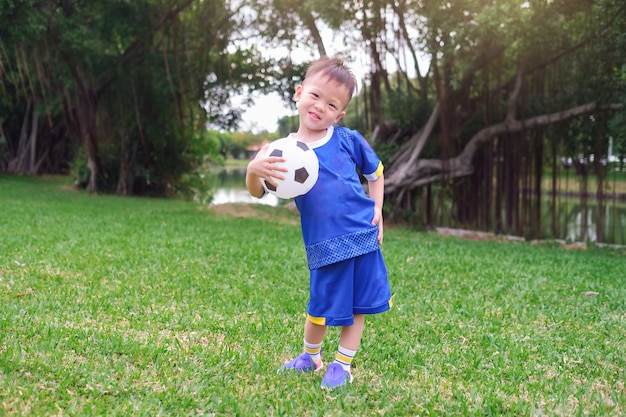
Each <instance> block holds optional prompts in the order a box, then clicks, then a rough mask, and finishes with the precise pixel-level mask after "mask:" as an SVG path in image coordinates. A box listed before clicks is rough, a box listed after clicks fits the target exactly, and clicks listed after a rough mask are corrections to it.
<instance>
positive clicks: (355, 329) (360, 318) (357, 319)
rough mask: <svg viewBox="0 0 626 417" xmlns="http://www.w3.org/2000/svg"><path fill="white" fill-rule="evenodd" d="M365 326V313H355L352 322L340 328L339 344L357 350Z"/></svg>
mask: <svg viewBox="0 0 626 417" xmlns="http://www.w3.org/2000/svg"><path fill="white" fill-rule="evenodd" d="M364 328H365V314H355V315H354V324H352V325H351V326H343V327H342V328H341V338H340V339H339V345H341V346H343V347H345V348H346V349H350V350H357V349H358V348H359V345H360V344H361V336H363V329H364Z"/></svg>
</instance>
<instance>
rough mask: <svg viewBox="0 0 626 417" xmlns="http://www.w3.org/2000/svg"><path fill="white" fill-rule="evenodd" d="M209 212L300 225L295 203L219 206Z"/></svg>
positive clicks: (209, 208) (211, 208)
mask: <svg viewBox="0 0 626 417" xmlns="http://www.w3.org/2000/svg"><path fill="white" fill-rule="evenodd" d="M207 210H208V211H210V212H212V213H215V214H217V215H220V216H231V217H254V218H258V219H264V220H274V221H278V222H281V223H288V224H299V223H300V216H299V215H298V209H296V207H295V204H293V203H289V204H287V205H286V206H283V207H271V206H266V205H262V204H246V203H231V204H218V205H215V206H209V207H208V208H207Z"/></svg>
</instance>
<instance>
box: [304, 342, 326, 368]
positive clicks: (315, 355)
mask: <svg viewBox="0 0 626 417" xmlns="http://www.w3.org/2000/svg"><path fill="white" fill-rule="evenodd" d="M304 351H305V352H306V353H308V354H309V356H310V357H311V359H312V360H313V362H314V363H316V364H318V363H320V361H321V360H322V344H321V343H317V344H315V343H309V342H307V341H306V340H305V341H304Z"/></svg>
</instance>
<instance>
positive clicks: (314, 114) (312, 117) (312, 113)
mask: <svg viewBox="0 0 626 417" xmlns="http://www.w3.org/2000/svg"><path fill="white" fill-rule="evenodd" d="M309 118H311V119H313V120H321V119H322V118H321V117H320V116H319V115H318V114H317V113H314V112H312V111H310V112H309Z"/></svg>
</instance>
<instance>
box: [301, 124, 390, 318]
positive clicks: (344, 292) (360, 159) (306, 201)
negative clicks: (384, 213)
mask: <svg viewBox="0 0 626 417" xmlns="http://www.w3.org/2000/svg"><path fill="white" fill-rule="evenodd" d="M307 145H309V147H310V148H312V149H313V150H314V151H315V153H316V155H317V158H318V160H319V176H318V179H317V182H316V183H315V185H314V186H313V188H312V189H311V190H310V191H309V192H308V193H307V194H305V195H302V196H299V197H296V198H295V202H296V205H297V207H298V210H299V211H300V219H301V225H302V237H303V239H304V245H305V248H306V253H307V261H308V265H309V269H310V271H311V276H310V297H311V298H310V300H309V305H308V314H309V319H310V320H311V321H312V322H314V323H316V324H321V325H329V326H348V325H351V324H353V322H354V314H375V313H381V312H383V311H386V310H388V309H389V308H390V307H391V292H390V289H389V281H388V278H387V268H386V266H385V263H384V260H383V257H382V253H381V251H380V245H379V244H378V226H372V219H373V218H374V200H372V199H371V198H369V197H368V196H367V195H366V194H365V192H364V190H363V187H362V185H361V182H360V179H359V174H358V172H357V169H358V170H359V172H361V173H362V174H363V176H364V177H365V178H367V179H368V180H376V179H377V178H379V177H380V176H381V175H382V171H383V166H382V163H381V161H380V159H379V158H378V156H377V155H376V153H375V152H374V150H373V149H372V148H371V146H370V145H369V144H368V143H367V141H366V140H365V139H364V138H363V137H362V136H361V135H360V134H359V133H358V132H356V131H354V130H349V129H346V128H344V127H333V126H331V127H330V128H328V131H327V133H326V136H324V138H322V139H320V140H318V141H316V142H312V143H307Z"/></svg>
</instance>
